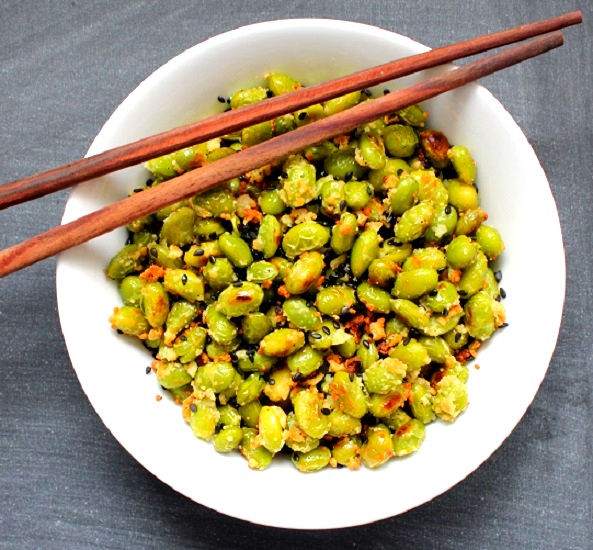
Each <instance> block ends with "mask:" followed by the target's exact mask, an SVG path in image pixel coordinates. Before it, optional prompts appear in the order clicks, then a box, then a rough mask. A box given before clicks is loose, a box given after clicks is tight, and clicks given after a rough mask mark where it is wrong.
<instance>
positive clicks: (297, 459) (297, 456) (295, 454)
mask: <svg viewBox="0 0 593 550" xmlns="http://www.w3.org/2000/svg"><path fill="white" fill-rule="evenodd" d="M300 458H301V457H300V456H299V455H298V454H297V453H293V455H292V459H293V460H294V461H295V462H298V461H299V459H300Z"/></svg>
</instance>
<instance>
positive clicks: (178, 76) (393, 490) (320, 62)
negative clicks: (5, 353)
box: [57, 19, 565, 529]
mask: <svg viewBox="0 0 593 550" xmlns="http://www.w3.org/2000/svg"><path fill="white" fill-rule="evenodd" d="M426 49H427V48H425V47H424V46H422V45H420V44H418V43H416V42H413V41H411V40H409V39H408V38H405V37H403V36H400V35H397V34H394V33H392V32H388V31H385V30H382V29H378V28H375V27H371V26H367V25H362V24H357V23H349V22H341V21H329V20H314V19H309V20H285V21H274V22H269V23H261V24H257V25H252V26H248V27H243V28H240V29H238V30H235V31H232V32H228V33H225V34H222V35H220V36H217V37H215V38H212V39H210V40H207V41H206V42H204V43H202V44H199V45H197V46H195V47H193V48H191V49H189V50H187V51H185V52H184V53H182V54H181V55H179V56H178V57H176V58H174V59H173V60H171V61H170V62H169V63H167V64H166V65H164V66H163V67H161V68H160V69H159V70H157V71H156V72H155V73H154V74H152V75H151V76H150V77H149V78H147V79H146V80H145V81H144V82H142V83H141V84H140V86H138V88H137V89H136V90H134V91H133V92H132V93H131V94H130V95H129V97H128V98H127V99H126V100H125V101H124V102H123V103H122V104H121V105H120V107H119V108H118V109H117V110H116V111H115V113H114V114H113V115H112V117H111V118H110V119H109V120H108V121H107V123H106V124H105V126H104V127H103V129H102V130H101V132H100V133H99V135H98V136H97V138H96V139H95V141H94V143H93V145H92V147H91V149H90V150H89V155H90V154H95V153H98V152H100V151H102V150H105V149H108V148H111V147H114V146H116V145H120V144H124V143H127V142H130V141H133V140H136V139H139V138H142V137H145V136H147V135H150V134H154V133H157V132H160V131H163V130H166V129H169V128H172V127H175V126H178V125H180V124H182V123H186V122H189V121H193V120H196V119H199V118H203V117H205V116H207V115H209V114H212V113H214V112H219V111H220V109H221V107H220V105H219V104H218V102H217V99H216V98H217V96H219V95H224V96H226V95H228V94H230V93H231V92H233V91H234V90H236V89H239V88H242V87H250V86H253V85H258V84H259V83H260V82H262V79H263V75H264V73H266V72H267V71H280V72H286V73H288V74H290V75H293V76H294V77H296V78H297V79H299V80H301V81H302V82H303V83H305V84H307V83H315V82H318V81H321V80H326V79H330V78H333V77H337V76H340V75H343V74H347V73H349V72H353V71H355V70H360V69H362V68H365V67H370V66H373V65H377V64H380V63H384V62H386V61H388V60H391V59H394V58H398V57H403V56H407V55H410V54H414V53H418V52H422V51H425V50H426ZM440 70H442V69H440ZM421 76H424V75H421ZM421 76H417V75H416V76H412V77H409V78H405V79H402V80H401V81H398V82H397V84H396V83H388V84H386V85H385V86H390V87H392V88H394V87H395V86H397V87H403V86H405V85H406V84H408V83H411V82H415V81H417V80H418V79H419V78H421ZM385 86H380V87H378V89H379V91H380V90H382V89H383V88H384V87H385ZM424 106H425V108H426V109H427V110H428V111H429V112H430V118H429V124H430V127H432V128H435V129H440V130H442V131H444V132H445V133H446V135H447V136H448V137H449V139H450V141H451V142H452V143H458V144H464V145H467V146H468V147H469V148H470V150H471V152H472V154H473V156H474V158H475V159H476V161H477V164H478V180H477V183H478V185H479V189H480V193H481V198H482V206H483V207H484V209H485V210H486V211H487V212H488V213H489V215H490V217H489V223H491V224H492V225H494V226H496V227H497V228H499V230H500V232H501V233H502V235H503V238H504V240H505V242H506V245H507V250H506V251H505V253H504V255H503V257H502V258H501V259H500V261H499V267H500V268H501V269H502V272H503V280H502V283H501V284H502V286H503V287H504V289H505V290H506V292H507V296H508V298H507V299H506V301H505V305H506V308H507V313H508V321H509V323H510V326H509V327H508V328H506V329H504V330H502V331H500V332H499V333H498V334H497V335H496V336H495V338H493V340H492V341H491V342H488V344H487V345H486V346H484V348H483V349H482V351H481V353H480V355H479V358H478V361H477V363H478V364H479V365H480V367H481V368H480V369H479V370H475V369H474V368H471V376H470V381H469V392H470V401H471V404H470V407H469V409H468V410H467V411H466V412H465V413H464V414H463V415H462V416H461V417H460V418H459V419H458V420H457V421H456V422H455V423H454V424H451V425H448V424H444V423H442V422H436V423H434V424H432V425H430V426H429V427H428V430H427V431H428V433H427V438H426V441H425V443H424V444H423V446H422V448H421V450H420V451H419V452H418V453H416V454H415V455H413V456H411V457H408V458H406V459H394V460H391V461H390V462H389V463H388V464H387V465H385V466H383V467H381V468H379V469H378V470H374V471H373V470H369V469H365V468H363V469H361V470H359V471H348V470H346V469H341V470H335V469H326V470H323V471H321V472H318V473H315V474H301V473H299V472H298V471H297V470H296V469H295V468H294V467H293V466H292V465H291V464H289V463H287V462H280V463H278V464H274V465H273V466H272V467H270V468H269V469H268V470H266V471H263V472H255V471H251V470H249V469H248V467H247V464H246V462H245V460H244V459H243V458H242V457H241V456H239V455H238V454H234V453H233V454H231V455H220V454H218V453H216V452H215V451H214V449H213V448H212V446H211V445H210V444H208V443H205V442H203V441H199V440H198V439H196V438H195V437H194V436H193V434H192V432H191V430H190V429H189V427H188V426H187V425H186V424H185V422H184V421H183V419H182V417H181V412H180V408H179V407H178V406H176V405H174V404H173V403H172V402H171V401H170V400H169V399H167V398H164V399H163V400H162V401H160V402H158V401H157V400H156V399H155V396H156V395H157V394H160V393H161V392H160V388H159V386H158V384H157V381H156V378H155V376H154V375H150V376H147V375H146V374H145V368H146V366H148V365H149V364H150V362H151V360H152V358H151V357H150V355H149V354H148V352H147V351H146V350H144V349H143V348H142V347H141V346H138V345H136V344H135V342H133V341H132V339H128V338H124V337H122V336H118V335H117V334H116V333H115V331H113V330H112V329H111V328H110V326H109V323H108V321H107V319H108V317H109V316H110V314H111V312H112V309H113V307H115V306H117V305H120V299H119V295H118V291H117V286H116V284H114V283H113V282H111V281H109V280H107V279H106V277H105V276H104V275H103V269H104V268H105V266H106V265H107V263H108V261H109V259H110V258H111V257H112V255H113V254H114V253H115V252H116V251H117V250H119V248H121V246H123V244H124V241H125V239H126V232H125V230H124V229H120V230H117V231H114V232H113V233H110V234H108V235H105V236H103V237H100V238H97V239H94V240H93V241H91V242H89V243H87V244H85V245H83V246H79V247H78V248H76V249H73V250H70V251H68V252H66V253H64V254H62V255H61V256H60V258H59V261H58V268H57V289H58V305H59V313H60V319H61V323H62V329H63V333H64V337H65V340H66V344H67V347H68V351H69V354H70V358H71V360H72V364H73V366H74V369H75V370H76V373H77V375H78V378H79V380H80V383H81V385H82V387H83V389H84V391H85V392H86V394H87V395H88V397H89V400H90V401H91V403H92V405H93V407H94V408H95V410H96V411H97V413H98V414H99V416H100V417H101V419H102V420H103V422H104V423H105V425H106V426H107V427H108V428H109V430H111V432H112V433H113V435H114V436H115V438H116V439H117V440H118V441H119V442H120V443H121V444H122V445H123V446H124V447H125V448H126V449H127V450H128V452H129V453H130V454H131V455H132V456H134V457H135V458H136V460H138V462H140V463H141V464H142V465H143V466H144V467H145V468H146V469H148V470H149V471H150V472H152V473H153V474H154V475H155V476H157V477H158V478H159V479H161V480H162V481H163V482H165V483H167V484H168V485H170V486H171V487H173V488H174V489H175V490H177V491H179V492H180V493H182V494H184V495H187V496H188V497H189V498H191V499H193V500H194V501H196V502H198V503H201V504H203V505H205V506H208V507H210V508H213V509H215V510H218V511H220V512H222V513H224V514H227V515H230V516H234V517H237V518H242V519H245V520H248V521H251V522H255V523H259V524H263V525H270V526H278V527H287V528H309V529H319V528H337V527H345V526H352V525H359V524H364V523H368V522H372V521H375V520H378V519H381V518H386V517H389V516H393V515H396V514H399V513H402V512H404V511H406V510H409V509H410V508H413V507H415V506H418V505H420V504H422V503H425V502H427V501H429V500H431V499H432V498H433V497H435V496H436V495H439V494H441V493H443V492H444V491H446V490H447V489H449V488H450V487H452V486H453V485H455V484H456V483H458V482H459V481H461V480H462V479H464V478H465V477H466V476H467V475H468V474H469V473H470V472H472V471H474V470H475V469H476V468H477V467H478V466H479V465H480V464H481V463H482V462H483V461H484V460H486V459H487V458H488V457H489V456H490V455H491V453H492V452H493V451H494V450H495V449H497V448H498V447H499V446H500V445H501V443H502V442H503V441H504V439H505V438H506V437H507V436H508V435H509V434H510V432H511V430H512V429H513V428H514V427H515V425H516V424H517V423H518V422H519V420H520V419H521V417H522V416H523V414H524V412H525V410H526V408H527V407H528V405H529V404H530V403H531V401H532V400H533V397H534V395H535V393H536V391H537V389H538V387H539V385H540V383H541V381H542V379H543V377H544V375H545V372H546V369H547V367H548V364H549V361H550V358H551V356H552V353H553V350H554V347H555V343H556V339H557V335H558V330H559V325H560V318H561V312H562V307H563V299H564V281H565V268H564V252H563V245H562V238H561V232H560V225H559V220H558V215H557V211H556V207H555V204H554V200H553V197H552V194H551V191H550V188H549V185H548V182H547V180H546V177H545V175H544V172H543V170H542V168H541V167H540V164H539V162H538V160H537V158H536V156H535V154H534V152H533V150H532V148H531V146H530V145H529V144H528V142H527V140H526V138H525V137H524V135H523V134H522V132H521V130H520V129H519V127H518V126H517V125H516V123H515V122H514V121H513V120H512V118H511V116H510V115H509V114H508V113H507V112H506V111H505V109H504V108H503V107H502V105H500V103H499V102H498V101H496V100H495V99H494V98H493V97H492V96H491V94H490V93H489V92H488V91H487V90H486V89H485V88H483V87H481V86H479V85H470V86H466V87H465V88H463V89H460V90H457V91H454V92H449V93H447V94H445V95H443V96H441V97H439V98H437V99H435V100H432V101H428V102H426V103H425V104H424ZM146 177H147V174H146V173H145V171H144V170H143V168H141V167H137V168H130V169H126V170H123V171H120V172H117V173H114V174H111V175H109V176H106V177H103V178H100V179H98V180H95V181H92V182H88V183H85V184H82V185H79V186H78V187H77V188H76V189H74V190H73V192H72V194H71V196H70V199H69V200H68V203H67V206H66V210H65V214H64V219H63V222H67V221H70V220H73V219H75V218H78V217H80V216H81V215H84V214H87V213H89V212H91V211H94V210H97V209H99V208H101V207H103V206H105V205H107V204H109V203H111V202H113V201H115V200H118V199H121V198H123V197H125V196H126V195H127V193H128V191H129V190H131V189H132V188H134V187H136V186H137V185H138V184H141V183H143V182H144V180H145V179H146ZM542 258H545V259H546V275H545V277H534V276H533V273H534V270H535V269H537V268H538V266H541V265H542V264H541V262H542ZM544 296H545V299H544ZM437 465H438V467H437Z"/></svg>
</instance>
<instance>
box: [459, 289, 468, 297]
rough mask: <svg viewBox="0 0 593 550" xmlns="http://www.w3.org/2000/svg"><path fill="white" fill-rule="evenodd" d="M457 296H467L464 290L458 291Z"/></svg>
mask: <svg viewBox="0 0 593 550" xmlns="http://www.w3.org/2000/svg"><path fill="white" fill-rule="evenodd" d="M459 296H467V291H466V290H459Z"/></svg>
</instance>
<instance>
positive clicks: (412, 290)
mask: <svg viewBox="0 0 593 550" xmlns="http://www.w3.org/2000/svg"><path fill="white" fill-rule="evenodd" d="M438 282H439V275H438V273H437V272H436V270H434V269H431V268H429V267H419V268H417V269H410V270H409V271H403V272H402V273H400V274H399V275H398V276H397V279H396V280H395V286H394V287H393V294H395V296H397V297H398V298H403V299H404V300H414V299H416V298H419V297H420V296H422V295H423V294H426V293H427V292H430V291H431V290H433V289H434V288H436V286H437V283H438Z"/></svg>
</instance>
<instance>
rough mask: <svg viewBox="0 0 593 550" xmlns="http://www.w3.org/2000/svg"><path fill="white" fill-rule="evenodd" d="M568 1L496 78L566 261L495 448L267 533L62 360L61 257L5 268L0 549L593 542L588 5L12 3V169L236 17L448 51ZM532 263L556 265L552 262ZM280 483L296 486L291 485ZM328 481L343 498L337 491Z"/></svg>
mask: <svg viewBox="0 0 593 550" xmlns="http://www.w3.org/2000/svg"><path fill="white" fill-rule="evenodd" d="M573 9H581V10H583V12H584V16H585V23H584V24H583V25H582V26H580V27H579V28H574V29H570V30H568V31H567V32H566V38H567V44H566V45H565V46H564V47H563V48H561V49H560V50H558V51H555V52H553V53H551V54H548V55H546V56H543V57H542V58H538V59H535V60H532V61H530V62H529V63H526V64H525V65H523V66H521V67H519V68H512V69H508V70H506V71H505V72H504V73H503V74H499V75H495V76H492V77H489V78H488V79H486V80H485V82H484V83H485V85H486V86H488V88H489V89H490V90H491V91H492V92H493V93H494V95H495V96H496V97H497V98H499V99H500V100H501V101H502V103H503V104H504V105H505V106H506V107H507V109H508V110H509V111H510V112H511V114H512V115H513V116H514V117H515V119H516V120H517V121H518V123H519V124H520V125H521V127H522V128H523V130H524V132H525V134H526V135H527V137H528V138H529V140H530V141H531V143H532V144H533V146H534V148H535V150H536V152H537V154H538V156H539V158H540V159H541V162H542V165H543V167H544V169H545V171H546V173H547V175H548V177H549V180H550V182H551V186H552V190H553V193H554V196H555V198H556V200H557V203H558V209H559V212H560V219H561V223H562V227H563V234H564V240H565V245H566V256H567V269H568V280H567V294H566V307H565V313H564V319H563V325H562V329H561V333H560V339H559V342H558V346H557V349H556V353H555V355H554V358H553V360H552V363H551V365H550V369H549V371H548V374H547V376H546V378H545V380H544V382H543V384H542V386H541V389H540V391H539V393H538V395H537V397H536V398H535V401H534V402H533V404H532V406H531V407H530V408H529V410H528V411H527V414H526V415H525V417H524V419H523V420H522V421H521V423H520V424H519V425H518V427H517V428H516V429H515V431H514V432H513V434H512V435H511V436H510V437H509V439H508V440H507V441H506V442H505V443H504V444H503V445H502V447H501V448H500V449H499V450H498V451H497V452H496V453H495V454H494V455H493V456H492V458H491V459H490V460H488V461H487V462H486V463H485V464H484V465H483V466H482V467H481V468H479V470H478V471H476V472H475V473H474V474H472V475H470V476H469V478H468V479H466V480H465V481H464V482H462V483H460V484H459V485H457V486H456V487H455V488H453V489H452V490H451V491H449V492H448V493H446V494H444V495H442V496H440V497H438V498H436V499H435V500H434V501H432V502H430V503H428V504H426V505H424V506H421V507H419V508H417V509H415V510H412V511H410V512H408V513H406V514H403V515H401V516H398V517H395V518H391V519H388V520H384V521H381V522H378V523H376V524H372V525H368V526H363V527H358V528H352V529H344V530H338V531H317V532H315V531H296V532H290V531H284V530H280V529H271V528H266V527H261V526H254V525H250V524H248V523H245V522H242V521H239V520H235V519H231V518H228V517H225V516H222V515H220V514H218V513H216V512H214V511H212V510H209V509H207V508H204V507H202V506H200V505H198V504H195V503H193V502H191V501H190V500H188V499H186V498H185V497H182V496H180V495H179V494H177V493H175V492H174V491H172V490H171V489H170V488H169V487H167V486H165V485H164V484H163V483H161V482H160V481H158V480H157V479H155V478H154V477H153V476H152V475H151V474H150V473H149V472H147V471H146V470H144V468H142V467H141V466H140V465H138V464H137V463H136V462H135V461H134V460H133V459H132V458H131V457H130V456H129V455H128V454H127V453H126V452H125V451H124V450H123V449H122V448H121V447H120V445H119V444H118V443H117V441H115V440H114V438H113V437H112V436H111V435H110V433H109V432H108V431H107V430H106V428H105V427H104V426H103V424H102V423H101V421H100V420H99V418H98V417H97V416H96V415H95V413H94V411H93V410H92V408H91V406H90V405H89V403H88V401H87V399H86V397H85V395H84V394H83V392H82V390H81V388H80V386H79V384H78V381H77V379H76V376H75V374H74V371H73V370H72V368H71V365H70V362H69V359H68V355H67V352H66V348H65V345H64V342H63V339H62V335H61V332H60V325H59V321H58V314H57V308H56V296H55V261H53V260H48V261H45V262H42V263H40V264H38V265H35V266H32V267H30V268H28V269H26V270H24V271H22V272H20V273H17V274H14V275H12V276H10V277H8V278H6V279H3V280H0V335H1V341H2V343H1V345H0V372H1V378H0V547H5V548H157V547H158V548H189V547H195V548H220V547H224V548H226V547H228V548H253V547H255V546H256V545H257V546H260V547H279V546H280V545H286V546H290V547H294V548H314V547H322V546H330V545H331V546H332V547H333V546H336V547H337V546H338V545H339V547H345V548H351V547H357V548H361V547H362V548H394V547H397V548H408V547H410V548H411V547H415V548H424V547H425V548H537V549H539V548H579V549H581V548H593V542H592V541H593V527H592V525H593V518H592V500H593V467H592V460H591V456H592V448H591V437H592V435H593V434H592V422H591V419H592V418H593V404H592V395H593V383H592V380H593V377H592V375H591V374H592V370H591V369H592V364H591V359H592V357H593V347H592V339H591V333H592V332H593V320H592V319H593V306H592V304H593V280H592V275H591V273H592V272H593V259H592V258H593V254H592V250H591V235H592V234H593V216H591V213H590V212H591V204H592V201H593V163H592V162H591V152H592V151H593V132H592V130H591V127H592V126H591V124H592V121H593V112H592V108H591V106H592V95H591V94H592V89H593V78H592V65H593V60H592V54H591V49H592V47H593V29H592V21H593V11H592V9H591V3H590V1H589V0H582V1H576V0H575V1H569V0H555V1H552V0H549V1H544V0H539V1H535V0H509V1H496V2H494V1H488V0H463V1H462V0H449V1H446V2H445V1H443V0H441V1H440V2H438V1H437V2H435V1H434V0H415V1H414V2H403V1H401V0H395V1H392V2H387V1H384V0H381V1H373V0H367V1H364V2H362V1H360V0H357V1H351V0H341V1H340V2H338V1H336V0H325V1H324V2H319V1H317V2H312V1H310V0H300V1H298V2H296V1H295V2H290V3H284V2H278V1H276V0H261V1H230V0H219V1H217V2H213V1H201V2H200V1H194V2H189V1H188V2H186V1H181V0H178V1H151V0H145V1H136V2H121V1H119V0H105V1H98V0H97V1H83V0H75V1H64V0H53V1H51V2H50V1H42V0H2V1H1V2H0V121H1V125H0V150H1V151H2V153H3V154H2V155H1V157H0V181H2V182H5V181H10V180H13V179H16V178H19V177H24V176H26V175H29V174H31V173H33V172H35V171H38V170H41V169H44V168H48V167H51V166H57V165H59V164H63V163H66V162H68V161H71V160H73V159H76V158H79V157H81V156H83V155H84V153H85V152H86V150H87V148H88V147H89V145H90V143H91V141H92V139H93V137H94V136H95V135H96V134H97V132H98V131H99V129H100V127H101V125H102V124H103V122H104V121H105V120H106V119H107V118H108V116H109V115H110V114H111V113H112V111H113V110H114V109H115V107H116V106H117V105H118V104H119V103H120V102H121V101H122V100H123V99H124V98H125V97H126V95H127V94H128V93H129V92H130V91H131V90H132V89H134V88H135V86H136V85H137V84H138V83H139V82H140V81H141V80H143V79H144V78H145V77H146V76H147V75H149V74H150V73H151V72H152V71H153V70H154V69H156V68H157V67H159V66H160V65H161V64H163V63H164V62H165V61H167V60H168V59H170V58H171V57H173V56H174V55H176V54H178V53H180V52H181V51H183V50H184V49H186V48H187V47H189V46H191V45H193V44H196V43H198V42H200V41H202V40H204V39H206V38H208V37H210V36H213V35H215V34H218V33H220V32H222V31H226V30H230V29H232V28H235V27H238V26H240V25H244V24H249V23H254V22H258V21H264V20H270V19H278V18H293V17H323V18H337V19H350V20H354V21H360V22H364V23H370V24H373V25H377V26H380V27H383V28H387V29H390V30H394V31H396V32H399V33H402V34H405V35H408V36H410V37H412V38H414V39H417V40H419V41H422V42H424V43H426V44H428V45H430V46H433V47H436V46H439V45H444V44H446V43H448V42H451V41H457V40H461V39H466V38H470V37H472V36H475V35H478V34H484V33H487V32H491V31H495V30H500V29H502V28H506V27H509V26H514V25H517V24H519V23H523V22H528V21H532V20H536V19H541V18H545V17H549V16H552V15H556V14H559V13H561V12H564V11H570V10H573ZM66 197H67V193H66V192H62V193H58V194H56V195H54V196H49V197H46V198H44V199H41V200H38V201H35V202H31V203H29V204H24V205H21V206H18V207H14V208H12V209H9V210H7V211H3V212H0V246H1V247H2V248H4V247H6V246H9V245H11V244H14V243H17V242H19V241H21V240H23V239H25V238H27V237H29V236H32V235H34V234H37V233H39V232H41V231H44V230H47V229H49V228H51V227H53V226H55V225H57V224H58V223H59V221H60V218H61V215H62V211H63V207H64V204H65V201H66ZM525 215H526V216H529V212H528V211H527V212H525ZM533 237H534V238H537V233H536V231H535V229H534V234H533ZM534 268H538V270H539V273H540V275H539V276H543V277H545V258H542V264H541V265H540V266H534ZM81 299H82V300H84V297H83V296H81ZM542 300H545V296H542ZM542 322H545V321H542ZM535 345H537V344H536V343H535ZM501 406H504V402H503V401H501ZM435 467H438V465H437V464H435ZM279 491H280V495H281V496H280V498H290V491H291V488H289V487H287V488H285V489H284V490H282V488H279ZM320 491H321V493H325V495H326V496H325V498H327V500H328V506H332V501H331V488H322V487H320ZM321 493H320V494H321ZM388 495H389V490H388V489H387V488H386V491H385V494H383V495H352V505H353V506H364V502H365V499H367V498H389V497H388ZM229 498H235V496H234V495H233V493H232V491H231V492H230V493H229Z"/></svg>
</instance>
